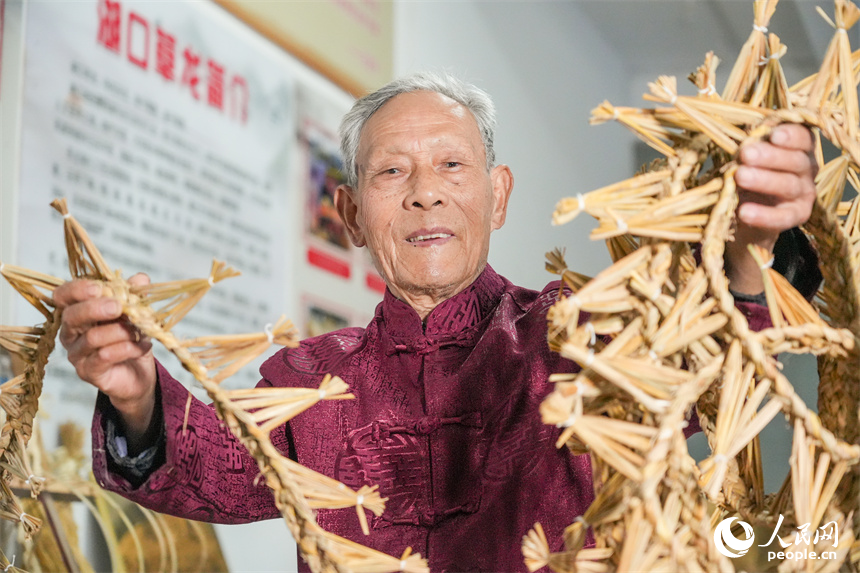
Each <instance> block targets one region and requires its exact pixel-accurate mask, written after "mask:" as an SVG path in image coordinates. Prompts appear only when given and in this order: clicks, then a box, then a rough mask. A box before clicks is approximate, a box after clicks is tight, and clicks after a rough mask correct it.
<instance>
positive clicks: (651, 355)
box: [648, 350, 660, 362]
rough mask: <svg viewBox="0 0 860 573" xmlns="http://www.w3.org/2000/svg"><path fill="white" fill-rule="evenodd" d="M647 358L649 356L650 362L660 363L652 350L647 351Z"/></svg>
mask: <svg viewBox="0 0 860 573" xmlns="http://www.w3.org/2000/svg"><path fill="white" fill-rule="evenodd" d="M648 356H649V357H650V358H651V360H653V361H654V362H660V357H659V356H658V355H657V353H656V352H654V351H653V350H649V351H648Z"/></svg>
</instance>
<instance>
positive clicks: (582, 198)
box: [576, 193, 585, 211]
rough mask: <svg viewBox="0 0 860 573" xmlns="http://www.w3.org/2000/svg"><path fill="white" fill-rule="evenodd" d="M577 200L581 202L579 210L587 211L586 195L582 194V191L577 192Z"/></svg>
mask: <svg viewBox="0 0 860 573" xmlns="http://www.w3.org/2000/svg"><path fill="white" fill-rule="evenodd" d="M576 202H577V203H579V210H580V211H585V197H583V196H582V193H577V194H576Z"/></svg>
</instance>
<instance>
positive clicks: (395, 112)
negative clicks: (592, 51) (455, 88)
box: [337, 91, 513, 312]
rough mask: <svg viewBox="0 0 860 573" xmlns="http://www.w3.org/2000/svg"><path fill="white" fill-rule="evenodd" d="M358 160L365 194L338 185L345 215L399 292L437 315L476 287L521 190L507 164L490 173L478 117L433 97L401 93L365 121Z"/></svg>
mask: <svg viewBox="0 0 860 573" xmlns="http://www.w3.org/2000/svg"><path fill="white" fill-rule="evenodd" d="M356 164H357V168H358V188H357V189H352V188H351V187H348V186H341V187H340V188H339V189H338V200H337V203H338V209H339V211H340V213H341V217H343V219H344V222H345V223H346V226H347V228H348V230H349V233H350V237H351V238H352V241H353V243H355V244H356V246H363V245H367V247H368V248H369V249H370V252H371V255H372V256H373V260H374V262H375V264H376V266H377V268H378V269H379V271H380V273H381V274H382V276H383V277H384V278H385V281H386V283H387V284H388V286H389V288H390V289H391V290H392V292H393V293H394V294H395V295H396V296H398V297H399V298H401V299H403V300H405V301H407V302H409V303H410V304H412V306H413V307H415V306H416V305H415V304H414V303H413V299H415V297H423V298H424V299H427V298H428V297H429V299H432V300H433V302H432V304H431V306H430V308H431V309H432V306H435V304H438V303H439V302H441V301H442V300H444V299H446V298H449V297H451V296H453V295H454V294H456V293H458V292H460V291H461V290H463V289H464V288H466V287H467V286H468V285H470V284H471V283H472V282H473V281H474V280H475V279H476V278H477V276H478V275H479V274H480V273H481V271H482V270H483V268H484V265H485V264H486V262H487V251H488V250H489V246H490V233H491V232H492V231H493V230H494V229H498V228H499V227H501V226H502V224H503V223H504V221H505V211H506V209H507V201H508V197H509V195H510V191H511V188H512V186H513V179H512V177H511V174H510V170H509V169H508V168H507V166H504V165H500V166H497V167H495V168H493V169H492V171H490V172H488V170H487V161H486V156H485V150H484V145H483V142H482V140H481V134H480V132H479V130H478V125H477V122H476V121H475V118H474V116H473V115H472V113H471V112H470V111H469V110H468V109H466V108H465V107H463V106H462V105H460V104H458V103H457V102H455V101H454V100H452V99H450V98H448V97H446V96H443V95H441V94H438V93H434V92H425V91H419V92H410V93H405V94H401V95H398V96H396V97H394V98H392V99H391V100H389V101H388V102H387V103H386V104H385V105H384V106H383V107H382V108H380V109H379V110H378V111H377V112H376V113H375V114H374V115H373V116H372V117H371V118H370V119H369V120H368V122H367V123H366V124H365V126H364V129H363V130H362V133H361V139H360V141H359V146H358V154H357V156H356ZM419 312H420V311H419Z"/></svg>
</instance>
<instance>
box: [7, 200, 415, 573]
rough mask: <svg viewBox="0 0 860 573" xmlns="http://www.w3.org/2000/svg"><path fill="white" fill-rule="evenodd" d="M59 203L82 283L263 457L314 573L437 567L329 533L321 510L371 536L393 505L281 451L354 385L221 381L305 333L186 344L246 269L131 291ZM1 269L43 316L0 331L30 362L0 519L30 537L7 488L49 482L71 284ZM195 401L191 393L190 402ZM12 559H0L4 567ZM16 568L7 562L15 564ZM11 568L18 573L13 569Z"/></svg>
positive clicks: (274, 331)
mask: <svg viewBox="0 0 860 573" xmlns="http://www.w3.org/2000/svg"><path fill="white" fill-rule="evenodd" d="M52 206H53V207H54V208H55V209H56V210H57V211H59V213H60V214H61V215H62V216H63V219H64V227H65V233H64V234H65V241H66V248H67V251H68V255H69V270H70V272H71V275H72V277H73V278H76V279H77V278H86V279H89V280H91V281H98V282H101V284H102V289H103V294H105V295H106V296H111V297H114V298H115V299H117V300H118V301H120V302H121V304H122V306H123V314H124V315H125V317H127V318H128V320H129V321H130V322H131V323H132V324H134V325H135V327H137V328H138V329H139V330H140V332H141V333H143V334H144V335H146V336H149V337H151V338H153V339H155V340H158V341H159V342H161V343H162V344H163V345H164V346H165V347H166V348H167V349H168V350H170V351H171V352H172V353H173V354H174V355H176V357H177V358H179V360H180V361H181V362H182V364H183V366H185V368H186V369H187V370H188V371H189V372H191V373H192V375H194V377H195V378H196V379H197V380H198V381H199V382H200V384H201V385H202V386H203V388H204V389H205V390H206V391H207V393H208V394H209V397H210V398H211V399H212V401H213V403H214V406H215V410H216V413H217V414H218V416H219V418H220V419H221V420H223V421H224V422H225V423H226V424H227V426H228V427H229V428H230V430H231V431H232V432H233V433H234V435H235V436H236V437H237V438H238V439H239V440H240V441H241V442H242V444H243V445H244V446H245V447H246V448H247V449H248V451H249V452H250V453H251V455H252V456H253V457H254V458H255V459H256V461H257V463H258V465H259V468H260V471H261V473H262V475H263V476H264V477H265V480H266V483H267V484H268V485H269V487H270V488H271V489H272V491H273V494H274V499H275V504H276V505H277V506H278V508H279V509H280V511H281V513H282V515H283V517H284V519H285V521H286V523H287V525H288V527H289V529H290V531H291V533H292V534H293V536H294V537H295V539H296V542H297V544H298V547H299V551H300V552H301V553H302V555H303V556H304V558H305V559H306V560H307V562H308V563H309V564H310V566H311V568H312V569H313V570H314V571H338V572H353V573H383V572H387V571H405V572H407V573H425V572H427V571H429V569H428V568H427V565H426V562H425V561H424V560H423V559H422V558H421V556H420V555H419V554H417V553H416V554H412V553H411V550H410V549H409V548H407V549H406V550H405V551H404V553H403V554H402V555H401V556H399V557H393V556H390V555H386V554H384V553H380V552H379V551H375V550H372V549H370V548H368V547H365V546H363V545H360V544H358V543H354V542H352V541H349V540H347V539H343V538H341V537H338V536H336V535H333V534H331V533H328V532H326V531H324V530H323V529H322V528H321V527H319V525H317V523H316V519H315V514H314V511H313V510H314V509H318V508H328V509H333V508H350V507H353V508H355V510H356V512H357V514H358V516H357V519H358V520H359V522H360V523H361V526H362V529H363V530H364V532H365V533H368V532H369V528H368V524H367V517H366V515H365V510H368V511H371V512H372V513H373V514H374V515H377V516H378V515H381V514H382V512H383V510H384V508H385V499H384V498H382V497H380V495H379V493H378V491H377V488H376V486H372V487H371V486H364V487H362V488H360V489H359V490H358V491H354V490H352V489H350V488H348V487H346V486H345V485H343V484H341V483H340V482H338V481H336V480H333V479H331V478H329V477H327V476H324V475H321V474H319V473H317V472H314V471H312V470H310V469H308V468H305V467H303V466H301V465H299V464H297V463H295V462H293V461H292V460H290V459H288V458H286V457H284V456H283V455H281V453H280V452H279V451H278V450H277V449H276V448H275V447H274V446H273V445H272V442H271V440H270V439H269V434H270V432H271V431H272V430H273V429H275V428H277V427H278V426H280V425H283V424H285V423H286V422H287V421H288V420H290V419H291V418H293V417H294V416H296V415H298V414H300V413H302V412H303V411H305V410H307V409H308V408H310V407H312V406H313V405H314V404H316V403H317V402H319V401H320V400H342V399H350V398H352V397H353V396H352V395H351V394H347V393H346V392H347V390H348V388H347V385H346V383H344V382H343V380H341V379H340V378H337V377H332V376H331V375H326V376H325V377H324V378H323V380H322V381H321V383H320V386H319V388H318V389H316V390H309V389H306V388H271V389H259V390H256V389H250V390H232V391H228V390H224V389H222V388H221V387H220V385H219V383H220V382H222V381H223V380H224V379H225V378H227V377H229V376H231V375H232V374H234V373H235V372H236V371H237V370H239V368H241V367H242V366H244V365H245V364H247V363H248V362H251V361H252V360H253V359H254V358H255V357H257V356H259V355H260V354H261V353H262V352H264V351H265V350H266V349H267V348H268V347H269V346H270V345H271V344H273V343H276V344H280V345H284V346H296V345H297V344H298V341H297V340H298V339H297V332H296V330H295V328H294V327H293V325H292V323H290V322H289V321H287V320H285V319H284V318H283V317H281V319H279V320H278V322H277V323H276V324H274V325H270V326H267V327H266V330H265V331H264V332H261V333H256V334H243V335H230V336H206V337H200V338H195V339H191V340H179V339H178V338H177V337H176V336H174V334H173V333H172V332H171V328H172V327H173V326H174V325H175V324H176V323H177V322H179V321H180V320H181V319H182V317H183V316H185V314H186V313H188V311H190V310H191V308H192V307H193V306H194V305H195V304H196V303H197V302H198V301H199V300H200V299H201V298H202V297H203V296H204V295H205V294H206V292H207V291H208V290H209V289H210V288H211V287H212V286H213V285H214V284H215V283H217V282H219V281H221V280H223V279H226V278H229V277H232V276H236V275H237V274H238V273H237V272H236V271H235V270H233V269H231V268H230V267H228V266H226V265H225V264H224V263H222V262H220V261H215V262H213V264H212V269H211V272H210V274H209V276H208V277H207V278H202V279H193V280H183V281H175V282H170V283H161V284H150V285H145V286H131V285H129V283H128V282H126V280H125V279H123V278H122V276H121V274H120V273H119V272H118V271H117V272H115V271H113V270H111V269H110V267H108V265H107V263H106V262H105V261H104V259H103V258H102V256H101V254H100V253H99V251H98V249H97V248H96V246H95V245H94V244H93V243H92V241H91V240H90V238H89V236H88V235H87V233H86V231H85V230H84V229H83V227H82V226H81V225H80V224H79V223H78V222H77V221H76V220H75V219H74V217H72V216H71V215H70V213H69V211H68V209H67V206H66V201H65V200H64V199H61V200H56V201H54V202H53V203H52ZM0 273H2V274H3V276H4V277H5V278H6V279H7V280H8V281H9V282H10V283H11V284H12V286H13V287H15V289H16V290H17V291H18V292H20V293H21V294H22V295H23V296H24V297H25V298H26V299H27V300H28V301H29V302H30V303H31V304H33V306H35V307H36V308H37V309H38V310H39V311H40V312H41V313H42V314H43V315H44V316H45V322H44V323H43V324H42V325H39V326H36V327H32V328H13V327H0V345H2V346H3V347H4V348H6V349H8V350H10V351H11V352H15V353H16V354H18V355H19V356H20V357H21V358H22V359H23V361H24V363H25V364H26V368H25V371H24V373H23V374H22V375H20V376H18V377H16V378H13V379H12V380H9V381H8V382H6V383H5V384H3V385H2V387H0V406H2V408H3V410H4V411H5V414H6V422H5V424H4V425H3V428H2V430H0V470H2V472H3V475H2V478H0V517H2V518H5V519H9V520H11V521H15V522H20V523H21V525H22V527H23V528H24V532H25V533H26V534H27V535H28V536H29V535H31V534H32V533H33V532H35V531H36V530H38V529H39V527H40V525H41V524H40V521H39V520H38V519H37V518H35V517H33V516H30V515H28V514H26V513H25V512H24V511H23V510H22V509H21V506H20V504H19V503H18V500H17V499H16V497H15V495H14V494H13V493H12V491H11V489H10V488H9V487H8V484H7V482H9V481H10V480H11V479H13V477H17V478H18V479H19V480H20V481H22V482H24V483H26V484H27V485H28V486H29V487H30V489H31V491H32V494H33V496H34V497H36V496H37V495H38V494H39V492H40V491H41V490H42V488H43V487H45V480H44V478H40V477H37V476H35V475H33V472H32V471H31V470H30V466H29V463H28V455H27V452H26V449H25V448H26V445H27V442H28V440H29V439H30V436H31V434H32V426H33V418H34V416H35V415H36V411H37V409H38V397H39V393H40V391H41V387H42V378H43V377H44V368H45V364H46V363H47V360H48V356H49V355H50V353H51V351H52V350H53V348H54V342H55V338H56V335H57V332H58V328H59V324H60V315H61V311H60V310H59V309H57V308H56V307H55V305H54V303H53V300H52V298H51V295H50V293H51V292H52V290H53V289H54V288H56V287H57V286H59V285H61V284H63V282H64V281H62V280H61V279H57V278H54V277H50V276H47V275H43V274H40V273H36V272H33V271H29V270H26V269H22V268H19V267H13V266H11V265H2V264H0ZM190 400H191V395H190V393H189V404H190ZM4 560H5V557H4V556H2V554H0V564H3V562H4ZM7 564H8V562H7ZM10 570H12V569H10Z"/></svg>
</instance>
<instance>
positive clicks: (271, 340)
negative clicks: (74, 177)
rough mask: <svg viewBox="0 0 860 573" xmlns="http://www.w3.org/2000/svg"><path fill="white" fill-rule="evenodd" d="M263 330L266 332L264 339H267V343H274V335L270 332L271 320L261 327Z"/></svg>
mask: <svg viewBox="0 0 860 573" xmlns="http://www.w3.org/2000/svg"><path fill="white" fill-rule="evenodd" d="M263 332H265V333H266V339H268V341H269V344H274V343H275V335H274V334H273V333H272V323H271V322H270V323H269V324H267V325H266V326H264V327H263Z"/></svg>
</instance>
